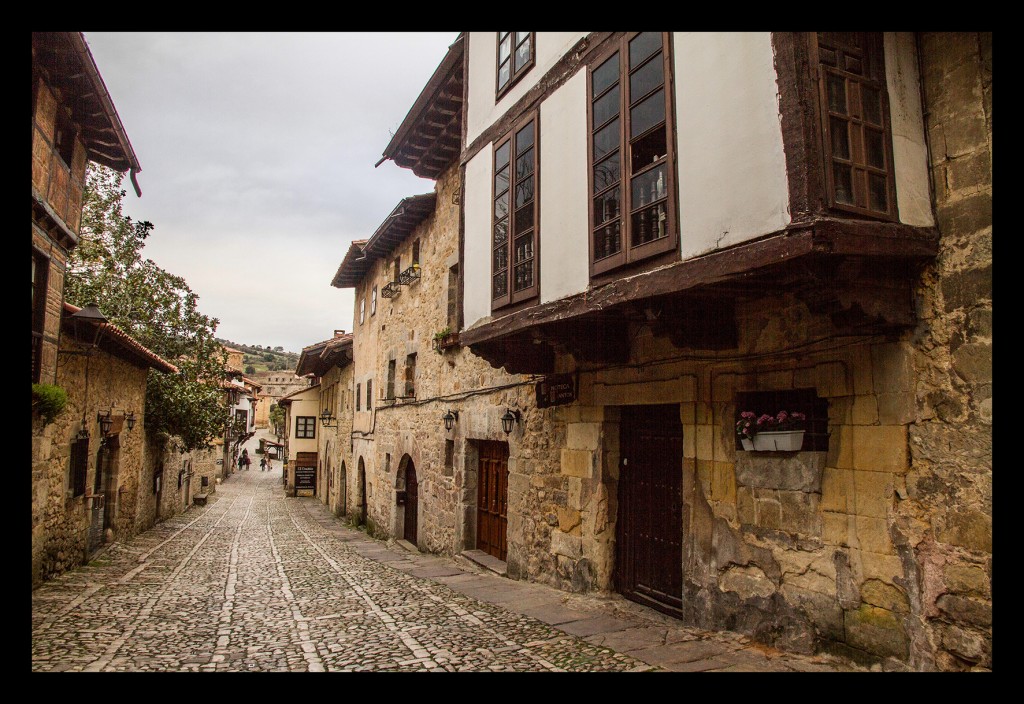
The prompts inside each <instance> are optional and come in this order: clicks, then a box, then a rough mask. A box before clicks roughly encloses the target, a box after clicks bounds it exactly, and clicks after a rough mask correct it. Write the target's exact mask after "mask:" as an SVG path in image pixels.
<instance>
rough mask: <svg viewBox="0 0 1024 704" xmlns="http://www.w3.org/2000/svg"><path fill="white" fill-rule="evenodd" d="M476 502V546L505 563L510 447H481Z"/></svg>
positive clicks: (491, 444)
mask: <svg viewBox="0 0 1024 704" xmlns="http://www.w3.org/2000/svg"><path fill="white" fill-rule="evenodd" d="M479 457H480V459H479V468H478V469H479V472H478V476H477V499H476V546H477V548H478V549H480V550H483V551H484V552H486V553H487V554H489V555H493V556H494V557H497V558H498V559H499V560H504V559H505V557H506V556H507V554H508V543H507V540H506V535H507V530H508V518H507V515H508V445H506V444H505V443H503V442H482V443H480V454H479Z"/></svg>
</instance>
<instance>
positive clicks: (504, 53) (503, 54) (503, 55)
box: [498, 32, 512, 63]
mask: <svg viewBox="0 0 1024 704" xmlns="http://www.w3.org/2000/svg"><path fill="white" fill-rule="evenodd" d="M511 53H512V37H510V36H509V33H508V32H503V33H502V38H501V43H500V44H498V63H505V60H506V59H508V57H509V54H511Z"/></svg>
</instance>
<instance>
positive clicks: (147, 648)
mask: <svg viewBox="0 0 1024 704" xmlns="http://www.w3.org/2000/svg"><path fill="white" fill-rule="evenodd" d="M214 496H215V497H216V499H214V500H211V502H210V503H209V505H207V506H205V507H194V508H193V509H191V510H189V511H188V512H186V513H184V514H182V515H179V516H177V517H175V518H173V519H170V520H167V521H165V522H163V523H161V524H159V525H157V526H156V527H155V528H153V529H152V530H149V531H147V532H146V533H144V534H142V535H140V536H137V537H136V538H135V539H132V540H129V541H126V542H124V543H114V544H113V545H111V546H110V547H109V548H108V549H106V550H105V551H104V552H103V553H101V554H100V555H99V556H98V557H97V559H95V560H94V561H93V562H92V563H91V564H89V565H88V566H85V567H82V568H79V569H76V570H73V571H71V572H69V573H66V574H64V575H63V576H61V577H59V578H57V579H55V580H53V581H51V582H48V583H46V584H44V585H43V586H42V587H40V588H39V589H37V590H36V591H35V592H33V595H32V669H33V670H34V671H236V672H237V671H243V672H244V671H264V672H266V671H340V670H367V671H423V670H428V671H646V670H658V669H669V670H681V669H682V670H744V671H749V670H788V671H792V670H803V671H810V670H826V671H834V670H855V669H860V668H857V667H854V666H852V665H847V664H845V663H842V662H839V661H833V660H829V659H826V658H824V657H802V656H798V655H789V654H782V653H778V652H772V651H771V649H764V648H758V647H756V646H755V645H754V644H752V643H750V642H749V639H746V638H743V637H741V636H738V635H736V634H706V633H702V632H700V631H695V630H692V629H684V628H682V627H680V626H676V625H674V622H672V621H671V620H669V619H660V618H659V617H658V616H656V615H653V614H645V613H643V612H646V611H647V610H643V609H640V610H639V611H638V610H636V609H632V613H631V612H630V611H631V608H632V607H630V606H629V605H625V606H624V605H623V603H622V602H623V601H624V600H621V599H614V598H613V599H612V600H608V599H602V598H594V597H590V598H588V597H579V596H574V595H566V594H563V593H561V592H558V591H556V590H553V589H550V588H547V587H543V586H539V585H531V584H527V583H522V582H514V581H512V580H508V579H504V578H501V577H498V576H496V575H493V574H490V573H482V571H474V570H473V569H472V567H469V566H463V565H461V564H460V563H457V562H456V561H453V560H451V559H446V558H441V557H437V556H432V555H426V554H421V553H413V552H409V551H408V550H406V549H404V548H403V547H401V546H400V545H398V544H395V543H384V542H382V541H378V540H373V539H371V538H368V537H367V536H366V534H365V533H363V532H361V531H359V530H355V529H352V528H350V527H348V526H346V525H345V524H343V523H342V522H341V521H340V520H338V519H337V518H335V517H333V516H332V515H331V514H330V513H329V512H328V510H327V509H326V508H325V507H324V506H323V505H322V504H320V503H319V502H318V501H317V500H316V499H311V498H285V496H284V493H283V491H282V489H281V470H280V468H278V469H277V470H276V471H273V472H270V473H262V472H260V471H258V470H250V471H248V472H240V473H236V474H234V475H233V476H232V477H230V478H229V479H228V481H227V482H225V483H224V484H222V485H220V486H219V487H218V489H217V493H216V494H215V495H214ZM612 647H614V648H616V650H612V649H611V648H612ZM617 651H618V652H617ZM623 651H624V652H623ZM626 653H630V654H626Z"/></svg>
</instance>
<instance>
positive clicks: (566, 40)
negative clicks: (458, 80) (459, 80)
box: [466, 32, 589, 144]
mask: <svg viewBox="0 0 1024 704" xmlns="http://www.w3.org/2000/svg"><path fill="white" fill-rule="evenodd" d="M587 34H589V32H537V33H536V34H535V35H534V36H535V37H536V41H537V46H536V48H535V51H534V58H535V63H534V66H533V68H531V69H530V71H529V73H527V74H526V75H525V76H524V77H523V79H522V80H521V81H519V83H517V84H516V85H515V86H514V87H513V88H512V89H511V90H510V91H509V92H508V93H506V94H505V95H503V96H502V98H501V101H499V102H498V103H495V101H494V94H495V87H496V86H497V71H498V53H497V52H498V33H497V32H470V33H469V77H468V81H469V109H468V110H467V113H466V144H472V143H473V140H474V139H476V138H477V137H479V136H480V133H481V132H483V131H484V130H485V129H487V128H488V127H490V126H491V125H492V124H493V123H494V122H495V121H497V120H498V118H500V117H501V116H502V115H503V114H504V113H505V111H506V110H508V109H509V107H511V106H512V105H514V104H515V102H516V101H517V100H519V99H520V98H521V97H523V95H525V94H526V92H527V91H528V90H529V89H530V88H531V87H533V86H535V85H536V84H537V81H538V80H540V78H541V77H542V76H543V75H544V74H545V73H547V72H548V70H549V69H550V68H551V67H552V66H554V64H555V62H557V61H558V60H559V59H561V58H562V57H563V56H564V55H565V54H566V52H568V51H569V50H570V49H572V48H573V47H574V46H575V45H576V43H577V42H578V41H579V40H580V39H582V38H583V37H585V36H587Z"/></svg>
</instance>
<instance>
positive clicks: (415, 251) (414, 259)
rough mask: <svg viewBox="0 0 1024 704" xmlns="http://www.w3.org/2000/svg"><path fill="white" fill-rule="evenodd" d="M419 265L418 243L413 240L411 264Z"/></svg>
mask: <svg viewBox="0 0 1024 704" xmlns="http://www.w3.org/2000/svg"><path fill="white" fill-rule="evenodd" d="M419 263H420V241H419V240H413V242H412V264H419Z"/></svg>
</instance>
